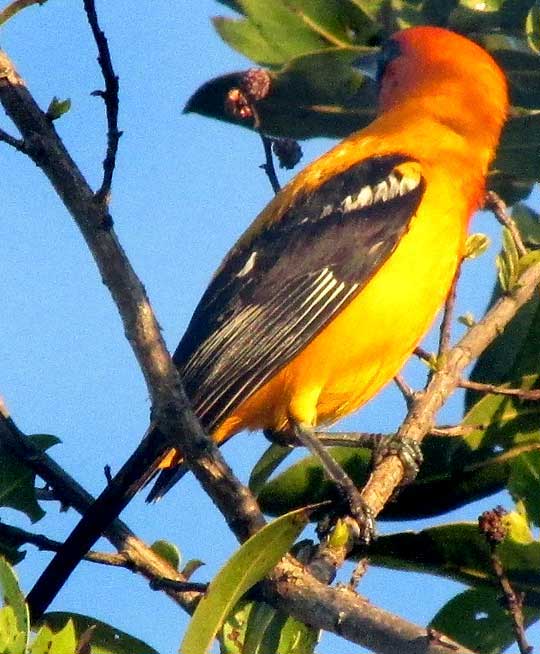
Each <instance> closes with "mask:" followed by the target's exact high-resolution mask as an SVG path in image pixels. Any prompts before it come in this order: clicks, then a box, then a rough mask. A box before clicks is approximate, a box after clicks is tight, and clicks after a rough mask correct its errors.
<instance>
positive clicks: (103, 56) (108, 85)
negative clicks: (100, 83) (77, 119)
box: [84, 0, 122, 203]
mask: <svg viewBox="0 0 540 654" xmlns="http://www.w3.org/2000/svg"><path fill="white" fill-rule="evenodd" d="M84 10H85V11H86V15H87V17H88V23H89V25H90V29H91V30H92V34H93V36H94V41H95V42H96V46H97V49H98V58H97V60H98V63H99V66H100V68H101V73H102V75H103V80H104V82H105V91H96V92H94V95H99V96H101V97H102V98H103V101H104V102H105V110H106V113H107V154H106V155H105V159H104V161H103V182H102V183H101V187H100V189H99V190H98V191H97V193H96V197H97V199H98V200H99V201H100V202H105V203H108V200H109V196H110V193H111V186H112V178H113V174H114V169H115V166H116V155H117V152H118V142H119V141H120V137H121V136H122V132H120V131H119V130H118V105H119V102H118V90H119V84H118V75H116V73H115V72H114V68H113V64H112V59H111V53H110V50H109V44H108V42H107V37H106V36H105V34H104V32H103V30H102V29H101V28H100V26H99V21H98V17H97V12H96V6H95V3H94V0H84Z"/></svg>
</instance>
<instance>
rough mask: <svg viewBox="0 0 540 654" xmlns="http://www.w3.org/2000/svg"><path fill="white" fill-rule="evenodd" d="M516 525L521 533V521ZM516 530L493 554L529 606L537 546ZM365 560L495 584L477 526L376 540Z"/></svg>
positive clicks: (539, 591) (539, 578) (534, 591)
mask: <svg viewBox="0 0 540 654" xmlns="http://www.w3.org/2000/svg"><path fill="white" fill-rule="evenodd" d="M508 523H509V524H511V519H510V520H509V521H508ZM520 525H521V526H520V529H521V531H522V529H523V520H522V521H521V522H520ZM521 531H519V530H514V529H511V530H510V531H509V533H508V535H507V537H506V539H505V540H504V542H503V543H501V544H500V545H498V546H497V554H498V555H499V557H500V559H501V562H502V565H503V568H504V570H505V573H506V574H507V576H508V578H509V580H510V583H511V584H512V586H513V588H514V590H516V591H517V592H524V593H525V594H526V596H525V603H526V604H528V603H531V605H532V604H534V603H535V602H536V603H537V602H538V599H539V597H540V543H539V542H537V541H535V540H534V539H533V538H532V536H531V535H530V534H529V538H528V539H526V538H523V536H522V534H521ZM518 532H519V533H518ZM524 541H528V542H524ZM369 556H370V560H371V562H372V564H373V565H378V566H382V567H386V568H392V569H396V570H414V571H417V572H426V573H431V574H434V575H439V576H444V577H451V578H453V579H456V580H458V581H461V582H463V583H466V584H469V585H474V586H477V585H484V584H492V585H496V584H497V580H496V577H495V575H494V572H493V570H492V566H491V557H490V550H489V547H488V545H487V544H486V541H485V538H484V536H482V534H480V532H479V530H478V525H477V524H476V523H454V524H448V525H441V526H438V527H432V528H430V529H424V530H422V531H419V532H402V533H396V534H392V535H390V536H380V537H379V538H378V539H377V540H376V541H375V542H374V543H373V544H372V545H371V546H370V551H369Z"/></svg>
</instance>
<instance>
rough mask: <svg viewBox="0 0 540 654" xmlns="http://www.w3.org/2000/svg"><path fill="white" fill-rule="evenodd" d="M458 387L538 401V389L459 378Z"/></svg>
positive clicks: (539, 398)
mask: <svg viewBox="0 0 540 654" xmlns="http://www.w3.org/2000/svg"><path fill="white" fill-rule="evenodd" d="M458 386H459V387H460V388H467V389H469V390H471V391H478V392H479V393H492V394H493V395H510V396H512V397H518V398H519V399H520V400H530V401H539V400H540V389H533V390H529V389H527V388H506V387H504V386H497V385H495V384H484V383H481V382H475V381H470V380H469V379H460V380H459V382H458Z"/></svg>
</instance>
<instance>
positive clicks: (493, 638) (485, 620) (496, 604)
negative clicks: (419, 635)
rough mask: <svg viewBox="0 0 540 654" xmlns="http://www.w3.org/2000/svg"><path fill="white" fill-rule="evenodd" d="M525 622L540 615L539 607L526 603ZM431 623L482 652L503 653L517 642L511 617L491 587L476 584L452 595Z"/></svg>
mask: <svg viewBox="0 0 540 654" xmlns="http://www.w3.org/2000/svg"><path fill="white" fill-rule="evenodd" d="M523 613H524V618H525V625H526V626H529V625H530V624H532V623H533V622H535V621H536V620H538V618H540V609H538V608H531V607H525V609H524V611H523ZM430 626H431V627H432V628H434V629H436V630H437V631H440V632H442V633H443V634H445V635H447V636H449V637H450V638H453V639H455V640H457V641H458V642H459V643H461V644H462V645H463V646H464V647H468V648H469V649H471V650H473V651H475V652H478V653H479V654H501V652H503V651H505V650H506V648H507V647H509V646H510V645H511V644H512V643H513V642H514V635H513V629H512V620H511V618H510V616H509V614H508V611H506V610H505V609H504V608H503V606H502V603H501V599H500V594H499V593H498V592H497V590H495V589H492V588H484V587H483V588H473V589H470V590H466V591H465V592H463V593H460V594H459V595H456V597H454V598H452V599H451V600H450V601H449V602H448V603H447V604H446V605H445V606H443V608H442V609H441V610H440V611H439V612H438V613H437V615H436V616H435V617H434V618H433V620H432V621H431V624H430Z"/></svg>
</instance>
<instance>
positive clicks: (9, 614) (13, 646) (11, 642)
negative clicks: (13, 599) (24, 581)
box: [0, 606, 28, 654]
mask: <svg viewBox="0 0 540 654" xmlns="http://www.w3.org/2000/svg"><path fill="white" fill-rule="evenodd" d="M27 641H28V634H27V632H26V631H21V630H20V629H19V625H18V623H17V617H16V616H15V611H14V610H13V608H12V607H11V606H4V607H3V608H2V609H0V652H2V654H24V653H25V652H26V644H27Z"/></svg>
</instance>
